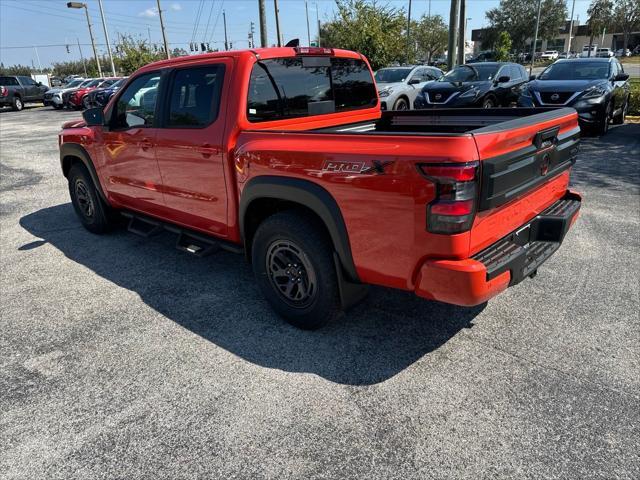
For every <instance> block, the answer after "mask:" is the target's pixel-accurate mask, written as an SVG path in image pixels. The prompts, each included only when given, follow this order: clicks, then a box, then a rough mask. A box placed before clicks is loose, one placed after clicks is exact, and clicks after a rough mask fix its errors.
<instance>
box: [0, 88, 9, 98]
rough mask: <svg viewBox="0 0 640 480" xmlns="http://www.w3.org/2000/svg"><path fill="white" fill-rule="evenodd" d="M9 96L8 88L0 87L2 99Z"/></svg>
mask: <svg viewBox="0 0 640 480" xmlns="http://www.w3.org/2000/svg"><path fill="white" fill-rule="evenodd" d="M7 96H9V89H8V88H7V87H0V97H7Z"/></svg>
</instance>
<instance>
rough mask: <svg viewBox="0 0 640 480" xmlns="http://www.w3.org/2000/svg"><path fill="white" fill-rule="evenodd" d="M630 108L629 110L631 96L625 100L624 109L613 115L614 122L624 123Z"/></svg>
mask: <svg viewBox="0 0 640 480" xmlns="http://www.w3.org/2000/svg"><path fill="white" fill-rule="evenodd" d="M628 110H629V98H628V97H627V99H626V100H625V102H624V105H623V106H622V111H621V112H620V113H619V114H618V115H616V116H615V117H613V124H614V125H622V124H623V123H624V121H625V120H626V118H627V111H628Z"/></svg>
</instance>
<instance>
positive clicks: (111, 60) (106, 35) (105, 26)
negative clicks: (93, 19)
mask: <svg viewBox="0 0 640 480" xmlns="http://www.w3.org/2000/svg"><path fill="white" fill-rule="evenodd" d="M158 1H159V0H158ZM98 5H99V6H100V18H102V28H103V29H104V38H105V39H106V40H107V52H108V53H109V61H110V62H111V73H112V75H113V76H114V77H115V76H116V66H115V65H114V64H113V55H112V54H111V44H110V43H109V33H107V22H105V20H104V10H102V0H98Z"/></svg>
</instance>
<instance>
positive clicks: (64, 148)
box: [60, 143, 109, 205]
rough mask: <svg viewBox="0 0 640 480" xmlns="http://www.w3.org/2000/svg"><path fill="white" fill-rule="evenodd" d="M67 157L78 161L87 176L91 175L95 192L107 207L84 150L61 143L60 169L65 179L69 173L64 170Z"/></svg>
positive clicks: (80, 146)
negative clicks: (84, 168) (87, 172)
mask: <svg viewBox="0 0 640 480" xmlns="http://www.w3.org/2000/svg"><path fill="white" fill-rule="evenodd" d="M67 157H75V158H78V159H80V161H81V162H82V164H83V165H84V166H85V167H86V168H87V170H88V171H89V175H91V180H92V181H93V184H94V185H95V187H96V190H97V191H98V195H100V198H101V199H102V201H103V202H105V203H106V204H107V205H109V202H108V200H107V196H106V195H105V194H104V191H103V190H102V185H101V184H100V180H99V179H98V173H97V172H96V168H95V167H94V166H93V161H92V160H91V156H90V155H89V153H88V152H87V151H86V150H85V148H84V147H83V146H82V145H79V144H77V143H63V144H62V145H60V167H61V168H62V173H63V175H64V176H65V177H66V176H67V174H68V172H69V169H68V168H66V165H65V159H66V158H67ZM69 168H70V167H69Z"/></svg>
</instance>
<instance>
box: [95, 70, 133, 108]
mask: <svg viewBox="0 0 640 480" xmlns="http://www.w3.org/2000/svg"><path fill="white" fill-rule="evenodd" d="M127 78H128V77H124V78H120V79H118V80H116V81H115V82H114V83H113V84H111V85H109V86H106V87H103V88H96V89H95V90H93V91H91V92H89V94H88V95H87V99H88V100H87V101H88V103H89V107H90V108H92V107H105V106H106V105H107V103H109V100H110V99H111V97H112V96H113V94H114V93H116V92H117V91H118V89H119V88H120V87H121V86H122V85H124V84H125V82H126V81H127Z"/></svg>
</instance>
